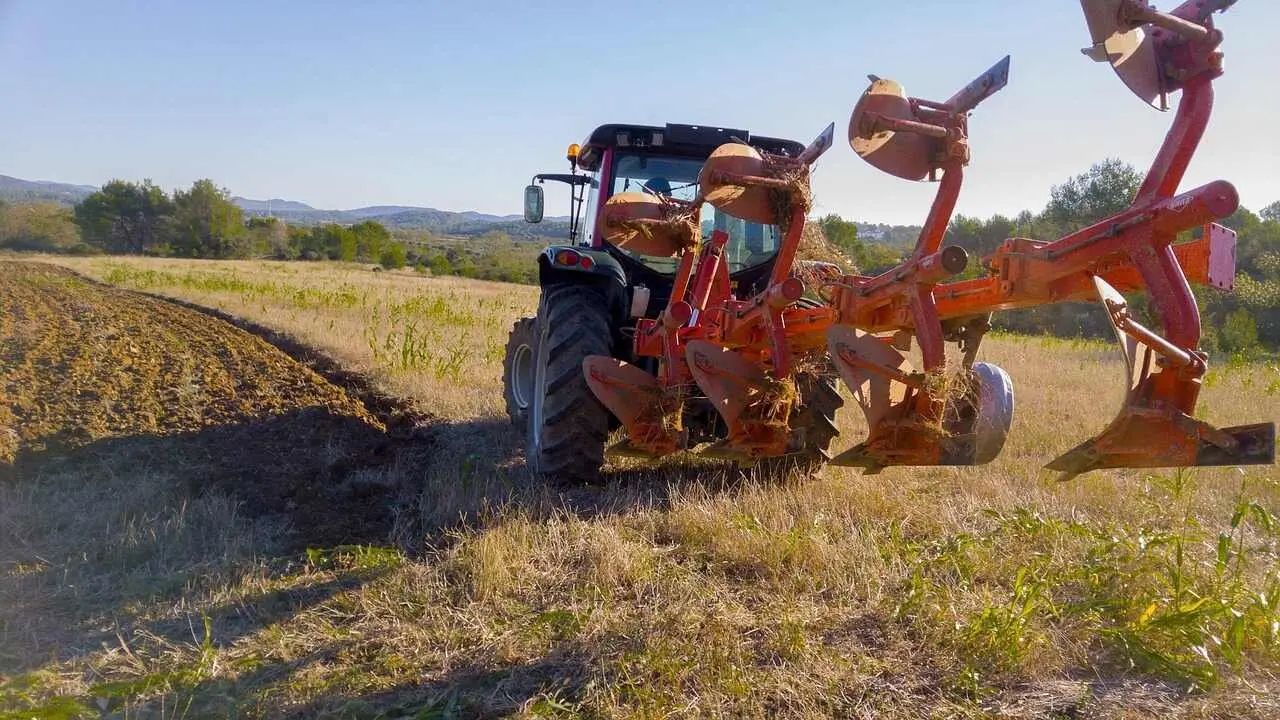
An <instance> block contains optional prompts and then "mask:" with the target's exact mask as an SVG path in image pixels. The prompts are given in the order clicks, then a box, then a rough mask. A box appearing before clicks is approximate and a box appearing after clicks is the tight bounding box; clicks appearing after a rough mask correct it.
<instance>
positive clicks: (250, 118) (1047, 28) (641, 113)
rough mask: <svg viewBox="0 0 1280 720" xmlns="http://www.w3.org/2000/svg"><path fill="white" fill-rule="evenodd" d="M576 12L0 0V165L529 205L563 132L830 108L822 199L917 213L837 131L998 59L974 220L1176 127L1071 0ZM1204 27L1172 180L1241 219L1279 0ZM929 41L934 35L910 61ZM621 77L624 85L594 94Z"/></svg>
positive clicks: (72, 179)
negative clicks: (1210, 196)
mask: <svg viewBox="0 0 1280 720" xmlns="http://www.w3.org/2000/svg"><path fill="white" fill-rule="evenodd" d="M903 5H905V4H903ZM1160 6H1161V8H1162V9H1169V7H1170V6H1171V5H1170V3H1161V5H1160ZM577 7H579V4H577V3H558V4H557V5H556V6H555V7H554V8H553V9H551V10H547V11H538V10H534V9H530V8H525V7H521V6H518V5H515V4H506V3H503V4H502V5H501V6H500V7H499V8H497V9H494V8H490V7H486V8H471V7H443V8H441V7H419V6H405V5H399V4H397V3H393V2H386V3H373V4H370V5H367V6H363V7H361V8H350V7H342V6H340V5H336V4H335V5H330V4H327V3H321V4H307V5H305V6H304V5H294V6H292V7H290V6H289V5H283V6H277V7H273V8H259V7H257V6H255V5H250V4H248V3H244V2H241V1H237V2H229V3H226V4H223V5H221V6H219V7H217V8H211V7H208V8H198V7H176V8H173V7H170V8H156V7H151V8H145V7H143V6H141V5H137V6H133V5H129V6H126V7H123V8H119V7H110V8H108V7H80V6H73V5H72V4H71V3H69V2H66V1H65V0H62V1H54V2H34V1H33V0H0V83H3V84H4V86H5V87H6V89H8V90H9V93H8V94H9V97H10V101H11V103H10V104H11V107H19V108H21V107H37V108H40V109H41V110H42V112H39V113H25V114H24V113H11V114H8V115H6V116H3V117H0V158H3V160H2V161H0V162H2V163H3V164H2V165H0V173H3V174H6V175H11V176H14V177H18V178H25V179H32V180H33V181H38V182H56V183H66V184H77V185H92V186H101V184H103V183H105V182H106V181H108V180H110V179H112V178H120V179H126V180H132V181H141V180H144V179H147V178H150V179H151V180H153V181H154V182H155V183H156V185H158V186H160V187H161V188H163V189H165V190H166V191H172V190H173V189H175V188H178V187H187V186H189V185H190V184H191V183H192V182H194V181H195V180H197V179H200V178H205V177H207V178H210V179H212V180H213V181H214V182H215V183H216V184H217V185H218V186H219V187H223V188H226V189H227V190H229V191H230V192H231V194H233V195H235V196H238V197H242V198H245V199H257V198H264V199H263V200H260V202H267V201H268V200H271V201H274V200H281V201H290V202H301V203H305V204H307V205H309V206H311V207H313V208H315V209H317V210H339V209H357V208H361V207H370V206H377V205H402V206H410V207H423V208H435V209H449V210H450V211H452V212H477V213H483V214H489V215H500V216H502V215H519V214H520V197H521V190H522V188H523V186H524V185H525V184H527V182H528V179H529V178H530V177H531V176H532V175H533V174H535V173H538V172H548V171H558V170H561V169H562V164H563V163H564V160H563V157H562V156H563V149H564V147H565V146H567V145H568V144H569V143H572V142H581V141H582V139H583V138H584V137H585V136H586V134H587V133H588V132H590V130H591V129H592V128H594V127H596V126H598V125H601V124H604V123H607V122H633V123H637V124H659V125H660V124H663V123H665V122H677V123H679V122H687V123H695V124H705V125H718V126H727V127H740V128H745V129H747V130H750V131H751V132H752V133H753V134H760V135H771V136H781V137H790V138H793V139H796V140H799V141H800V142H805V143H807V142H808V141H809V140H810V139H811V138H812V137H813V136H814V135H816V134H817V132H818V131H819V130H821V129H822V127H824V126H825V125H826V124H827V123H829V122H835V123H836V126H837V140H836V144H835V146H834V147H833V148H832V149H831V150H829V151H828V152H827V154H826V155H825V156H824V157H823V158H821V159H820V160H819V161H818V164H817V165H816V167H815V170H814V180H813V188H814V198H815V202H814V208H813V211H812V214H814V215H818V216H821V215H825V214H828V213H835V214H837V215H840V216H841V217H844V218H847V219H852V220H857V221H859V222H867V223H877V224H890V225H918V224H919V223H920V222H921V221H923V219H924V216H925V213H926V212H927V210H928V206H929V203H930V201H931V199H932V195H933V192H934V190H935V187H934V186H933V185H932V184H930V183H910V182H908V181H904V180H899V179H896V178H893V177H889V176H886V175H882V174H880V173H878V172H877V171H876V170H874V169H873V168H871V167H870V166H868V165H867V164H866V163H864V162H863V161H862V160H860V159H859V158H857V156H856V155H855V154H854V153H853V151H852V150H851V149H850V148H849V146H848V143H847V141H846V140H845V137H844V129H845V126H846V125H847V122H848V115H849V112H850V111H851V110H852V107H853V104H854V102H856V100H857V97H858V96H859V95H860V94H861V92H862V90H864V89H865V87H866V80H865V76H866V75H867V74H869V73H874V74H877V75H880V76H883V77H891V78H894V79H896V80H898V81H900V82H902V83H903V85H904V86H905V87H906V89H907V92H908V93H909V94H911V95H914V96H917V97H925V98H933V99H940V98H945V97H946V96H947V95H949V94H950V92H951V91H953V90H955V89H956V88H958V87H959V86H961V85H963V84H964V83H965V82H968V81H969V80H970V79H972V78H973V77H974V76H976V75H977V74H978V73H980V72H981V71H983V70H985V69H986V68H987V67H989V66H990V65H991V64H992V63H993V62H994V61H995V60H997V59H999V58H1000V57H1002V56H1003V55H1005V54H1010V55H1011V56H1012V71H1011V78H1010V83H1009V86H1008V87H1007V88H1005V89H1004V90H1002V91H1001V92H1000V93H998V94H996V95H995V96H994V97H993V98H991V99H989V100H988V101H986V103H984V104H983V105H982V106H980V107H979V108H978V109H977V110H976V111H975V113H974V117H973V118H972V120H971V132H970V141H971V146H972V148H973V160H972V162H971V163H970V165H969V167H968V168H967V169H966V175H967V178H966V179H967V182H966V184H965V188H964V190H963V192H962V194H961V197H960V203H959V206H958V207H957V209H956V212H957V214H961V215H967V216H978V217H989V216H991V215H993V214H996V213H999V214H1003V215H1006V216H1013V215H1016V214H1017V213H1019V212H1021V211H1023V210H1030V211H1032V212H1039V211H1040V210H1042V209H1043V207H1044V205H1045V204H1046V202H1047V201H1048V198H1049V191H1050V188H1051V187H1052V186H1053V185H1056V184H1060V183H1062V182H1065V181H1066V180H1067V179H1069V178H1070V177H1073V176H1075V175H1078V174H1080V173H1083V172H1086V171H1087V170H1088V169H1089V167H1090V166H1091V165H1093V164H1094V163H1096V162H1100V161H1102V160H1103V159H1105V158H1118V159H1120V160H1122V161H1124V162H1127V163H1129V164H1131V165H1133V166H1134V167H1137V168H1138V169H1139V170H1145V168H1146V167H1147V166H1148V165H1149V163H1150V160H1151V158H1152V157H1153V156H1154V154H1155V150H1156V149H1157V148H1158V146H1159V143H1160V142H1161V141H1162V140H1163V136H1164V132H1165V130H1166V129H1167V127H1168V125H1169V123H1170V122H1171V121H1172V115H1173V112H1172V110H1171V111H1170V112H1168V113H1159V112H1156V111H1154V110H1152V109H1150V108H1148V107H1146V106H1145V105H1144V104H1143V103H1142V102H1141V101H1140V100H1138V99H1136V98H1134V97H1133V96H1132V95H1130V94H1129V92H1128V91H1127V89H1125V88H1124V86H1123V85H1122V84H1121V83H1120V82H1119V80H1118V79H1117V78H1115V76H1114V73H1113V72H1112V71H1111V69H1110V68H1108V67H1107V66H1106V65H1105V64H1096V63H1093V62H1092V61H1090V60H1088V59H1087V58H1085V57H1084V56H1083V55H1082V54H1081V53H1080V48H1082V47H1085V46H1086V45H1088V32H1087V29H1086V26H1085V22H1084V17H1083V13H1082V12H1081V11H1080V7H1079V4H1078V3H1076V2H1068V3H1049V2H1047V0H1041V1H1040V2H1032V3H1023V4H1019V5H1018V6H1016V7H1007V6H1004V5H1003V4H998V3H995V2H994V0H980V1H978V2H974V3H969V4H966V5H965V6H964V7H962V8H961V7H956V6H954V5H953V4H948V3H942V2H938V1H936V0H935V1H930V2H921V3H914V4H912V6H911V7H909V8H908V7H882V6H871V7H863V8H861V9H859V8H849V7H830V8H829V7H823V6H822V4H821V3H811V4H810V5H809V6H807V7H799V6H797V7H790V8H787V9H779V8H777V7H774V6H771V5H767V4H765V3H762V2H748V3H746V4H745V5H743V6H742V7H741V12H739V13H737V14H735V16H734V17H721V16H720V15H719V14H718V13H716V12H714V11H711V10H708V9H706V8H701V7H699V8H690V9H689V11H688V13H687V17H686V20H687V27H686V26H681V27H679V28H670V27H667V26H665V25H664V24H663V21H662V20H661V19H660V18H655V17H650V16H648V15H644V14H636V13H631V12H630V11H629V10H627V9H626V8H611V7H604V8H598V7H595V6H591V8H592V11H593V12H594V13H595V15H594V16H593V17H597V18H598V23H599V24H600V25H601V26H607V27H610V28H611V29H610V33H609V35H608V36H609V38H610V43H612V44H610V43H606V42H600V41H592V42H583V43H582V44H581V45H579V46H578V47H580V48H581V49H582V53H581V54H576V53H575V52H574V50H575V48H574V47H573V46H570V48H569V51H568V52H565V51H561V50H556V51H554V52H548V51H547V48H548V47H550V46H551V45H552V43H550V42H548V41H545V40H539V38H560V37H563V36H564V34H565V33H566V32H567V33H570V34H571V35H572V36H573V38H577V39H580V40H584V41H585V40H587V39H588V38H589V37H590V35H589V34H587V33H585V32H584V29H583V27H582V26H580V25H579V24H576V22H572V21H571V20H576V18H578V17H582V16H583V15H581V14H580V13H578V12H575V11H574V9H575V8H577ZM495 18H496V19H497V20H495ZM623 20H625V21H626V22H621V21H623ZM1215 21H1216V22H1217V23H1218V26H1219V27H1220V28H1222V29H1223V31H1224V33H1225V35H1226V40H1225V42H1224V46H1223V49H1224V52H1225V54H1226V68H1227V73H1226V75H1225V76H1224V77H1223V78H1221V79H1220V80H1218V81H1217V82H1216V83H1215V85H1216V89H1217V96H1218V107H1217V110H1216V113H1215V117H1214V119H1213V121H1212V122H1211V124H1210V125H1209V129H1208V131H1207V133H1206V136H1205V138H1204V141H1203V143H1202V145H1201V148H1200V151H1199V153H1198V154H1197V156H1196V158H1195V160H1194V161H1193V162H1192V164H1191V167H1190V168H1189V170H1188V173H1187V176H1186V178H1185V180H1184V182H1183V183H1182V186H1181V187H1182V188H1184V189H1185V188H1190V187H1194V186H1195V185H1198V184H1202V183H1204V182H1208V181H1211V180H1216V179H1226V180H1228V181H1230V182H1232V183H1233V184H1235V185H1236V187H1237V189H1238V190H1239V191H1240V195H1241V205H1242V207H1245V208H1248V209H1250V210H1253V211H1255V212H1256V211H1258V210H1260V209H1261V208H1262V207H1265V206H1266V205H1268V204H1269V203H1271V202H1273V201H1276V200H1280V180H1277V179H1275V178H1274V177H1273V173H1272V171H1271V165H1272V164H1273V162H1272V161H1273V159H1274V158H1276V157H1277V152H1276V151H1277V140H1276V139H1275V138H1274V133H1273V131H1272V129H1271V128H1270V127H1269V125H1270V122H1269V121H1270V119H1271V118H1274V117H1276V116H1277V115H1280V98H1277V97H1276V96H1275V95H1263V94H1259V93H1254V92H1251V89H1252V88H1254V87H1257V88H1265V87H1269V84H1270V82H1271V81H1270V79H1269V78H1268V77H1267V72H1268V70H1270V69H1273V68H1275V67H1277V66H1280V49H1278V48H1277V47H1276V46H1275V44H1274V43H1269V42H1268V41H1267V40H1266V39H1265V37H1264V33H1259V32H1254V33H1250V32H1248V29H1249V28H1253V27H1265V26H1269V25H1271V24H1273V22H1274V21H1280V7H1277V6H1276V5H1275V4H1262V3H1258V2H1252V3H1239V4H1237V5H1236V6H1235V7H1233V8H1232V9H1231V10H1230V11H1229V12H1227V13H1225V14H1222V15H1216V16H1215ZM477 25H479V26H481V27H483V30H484V32H482V33H479V34H476V33H474V31H473V30H472V28H473V27H474V26H477ZM189 27H199V28H201V32H200V33H199V35H198V36H197V35H196V34H193V33H191V32H189V31H187V30H186V28H189ZM566 28H567V29H566ZM857 28H874V29H877V30H880V31H881V32H859V31H858V30H857ZM903 34H909V35H910V37H911V38H912V40H913V42H912V43H904V42H902V39H901V38H902V35H903ZM850 37H854V38H856V42H854V43H851V42H850V41H849V38H850ZM959 38H964V39H965V42H964V43H963V44H960V43H959V42H958V39H959ZM765 43H768V47H769V48H770V50H771V52H768V53H751V52H746V53H732V54H731V57H732V62H720V63H704V62H701V61H700V58H702V57H706V56H707V53H705V52H703V51H702V48H715V47H721V48H728V49H729V50H730V51H732V50H735V49H737V48H739V47H741V46H742V45H748V46H750V47H755V46H757V45H761V44H765ZM921 47H940V48H944V49H943V50H941V51H938V52H936V53H934V54H933V55H932V56H930V57H922V56H921V55H920V54H919V50H918V48H921ZM689 48H692V49H694V50H695V52H692V53H688V52H685V51H686V50H687V49H689ZM598 55H604V56H605V58H606V60H605V61H599V60H596V59H595V57H594V56H598ZM102 57H111V58H112V62H109V63H105V62H101V58H102ZM618 77H623V78H625V79H626V80H627V81H628V83H629V84H628V85H625V86H622V87H623V89H621V90H618V91H616V92H614V93H612V94H604V93H602V91H600V90H598V89H593V88H605V87H615V86H618V84H617V83H616V80H617V78H618ZM851 78H852V79H851ZM611 81H613V82H614V84H613V85H610V84H609V83H610V82H611ZM566 88H568V89H567V90H566ZM759 88H764V90H760V89H759ZM1063 98H1066V99H1067V100H1068V101H1073V102H1074V103H1077V104H1069V103H1068V102H1067V101H1064V100H1063ZM1177 101H1178V98H1177V97H1175V98H1172V99H1171V105H1173V106H1174V107H1175V108H1176V105H1177ZM601 107H607V108H608V110H607V111H601V110H600V108H601ZM1032 120H1033V121H1034V122H1033V121H1032ZM86 181H87V182H86ZM557 207H563V208H564V212H567V210H568V198H567V193H566V192H564V191H563V190H561V189H558V188H552V187H551V186H548V192H547V209H548V214H561V213H560V212H559V211H557V210H556V208H557Z"/></svg>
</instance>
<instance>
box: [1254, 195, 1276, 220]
mask: <svg viewBox="0 0 1280 720" xmlns="http://www.w3.org/2000/svg"><path fill="white" fill-rule="evenodd" d="M1258 214H1259V215H1261V216H1262V219H1264V220H1270V221H1271V222H1280V200H1277V201H1275V202H1273V203H1271V204H1270V205H1268V206H1266V207H1264V208H1262V212H1260V213H1258Z"/></svg>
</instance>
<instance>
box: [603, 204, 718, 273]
mask: <svg viewBox="0 0 1280 720" xmlns="http://www.w3.org/2000/svg"><path fill="white" fill-rule="evenodd" d="M692 217H693V216H692V214H691V212H690V209H689V207H688V206H687V205H686V204H683V203H678V202H677V201H671V200H664V199H662V198H659V197H656V196H654V195H650V194H648V193H643V192H622V193H618V194H616V195H614V196H613V197H611V198H609V199H608V200H607V201H606V202H605V204H604V208H603V210H602V211H601V227H602V229H603V232H604V236H605V239H606V240H608V241H609V242H610V243H613V244H614V245H616V246H618V247H620V248H622V249H624V250H629V251H631V252H636V253H640V254H641V255H653V256H657V257H672V256H674V255H679V254H680V253H682V252H684V251H685V250H686V249H688V248H690V247H693V246H695V245H696V244H697V241H698V236H699V233H698V229H697V224H696V223H695V222H694V221H693V220H692Z"/></svg>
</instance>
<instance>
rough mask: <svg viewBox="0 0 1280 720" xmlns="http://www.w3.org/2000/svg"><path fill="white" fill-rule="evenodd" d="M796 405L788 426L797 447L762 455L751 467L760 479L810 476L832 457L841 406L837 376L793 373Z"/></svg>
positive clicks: (842, 405)
mask: <svg viewBox="0 0 1280 720" xmlns="http://www.w3.org/2000/svg"><path fill="white" fill-rule="evenodd" d="M795 378H796V395H797V399H796V402H797V407H796V409H795V410H794V411H793V412H794V413H795V415H794V416H793V417H792V421H791V427H792V428H793V430H794V431H795V433H796V435H797V436H798V438H799V447H798V448H793V449H792V451H791V452H789V453H788V454H786V455H781V456H778V457H771V458H764V459H762V460H760V462H758V463H756V464H755V466H754V467H753V468H752V471H753V473H754V474H755V475H756V476H757V477H758V478H760V479H762V480H782V479H787V478H790V477H792V476H798V477H800V478H808V477H811V476H813V475H814V474H815V473H817V472H818V471H819V470H821V469H822V466H823V465H825V464H826V463H827V461H829V460H830V459H831V455H830V454H829V450H830V448H831V442H832V441H833V440H835V439H836V436H838V435H839V434H840V431H839V430H838V429H837V428H836V413H837V412H839V411H840V408H842V407H844V397H843V396H841V395H840V380H839V376H838V375H837V374H836V373H835V372H834V371H831V372H821V371H820V372H808V371H806V372H800V373H796V376H795Z"/></svg>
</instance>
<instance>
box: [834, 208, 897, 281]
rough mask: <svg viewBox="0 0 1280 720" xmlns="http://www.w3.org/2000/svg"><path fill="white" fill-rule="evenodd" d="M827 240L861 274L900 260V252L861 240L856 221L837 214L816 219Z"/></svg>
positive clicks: (886, 267) (877, 271) (869, 272)
mask: <svg viewBox="0 0 1280 720" xmlns="http://www.w3.org/2000/svg"><path fill="white" fill-rule="evenodd" d="M818 224H819V225H820V226H821V227H822V232H823V233H825V234H826V236H827V240H829V241H830V242H831V244H833V245H835V246H836V247H837V248H838V249H839V250H840V252H842V253H844V254H845V255H846V256H847V257H848V258H849V259H850V260H852V261H853V264H854V265H855V266H856V267H857V269H858V272H859V273H861V274H863V275H874V274H877V273H880V272H884V271H885V270H888V269H889V268H891V267H893V266H894V265H897V264H898V263H899V262H901V253H899V252H898V251H897V250H895V249H893V248H891V247H889V246H887V245H882V244H880V243H874V242H863V241H862V240H861V239H859V238H858V225H857V223H852V222H849V221H848V220H845V219H844V218H842V217H840V216H839V215H834V214H833V215H827V216H825V217H823V218H822V219H821V220H819V221H818Z"/></svg>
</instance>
